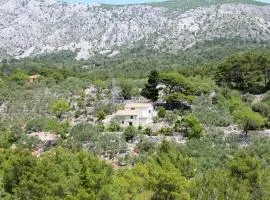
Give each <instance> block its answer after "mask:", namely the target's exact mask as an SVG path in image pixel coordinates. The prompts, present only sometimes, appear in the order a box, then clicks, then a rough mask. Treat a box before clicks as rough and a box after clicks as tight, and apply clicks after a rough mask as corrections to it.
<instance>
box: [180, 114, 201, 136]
mask: <svg viewBox="0 0 270 200" xmlns="http://www.w3.org/2000/svg"><path fill="white" fill-rule="evenodd" d="M182 125H183V127H184V134H185V137H188V138H189V139H190V138H200V137H201V136H202V134H203V127H202V125H201V124H200V122H199V120H198V119H197V117H196V116H195V115H194V114H189V115H188V116H186V117H184V118H183V120H182Z"/></svg>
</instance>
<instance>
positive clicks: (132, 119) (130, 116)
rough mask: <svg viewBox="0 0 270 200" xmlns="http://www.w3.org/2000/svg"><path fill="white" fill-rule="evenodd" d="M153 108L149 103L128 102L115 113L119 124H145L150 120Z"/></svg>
mask: <svg viewBox="0 0 270 200" xmlns="http://www.w3.org/2000/svg"><path fill="white" fill-rule="evenodd" d="M153 114H154V108H153V105H152V104H151V103H128V104H126V105H125V108H124V110H119V111H118V112H117V113H116V114H115V119H116V120H117V121H118V123H119V124H120V125H121V126H124V127H125V126H145V125H147V124H149V123H151V122H152V118H153Z"/></svg>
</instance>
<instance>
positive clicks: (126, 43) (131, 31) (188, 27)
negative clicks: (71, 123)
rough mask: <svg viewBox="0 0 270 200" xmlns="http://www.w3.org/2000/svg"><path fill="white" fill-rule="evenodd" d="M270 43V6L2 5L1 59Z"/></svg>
mask: <svg viewBox="0 0 270 200" xmlns="http://www.w3.org/2000/svg"><path fill="white" fill-rule="evenodd" d="M223 38H224V39H230V38H241V39H245V40H253V41H257V42H260V43H264V42H268V41H270V6H269V5H254V4H248V3H247V4H242V3H229V4H222V5H210V6H203V7H197V8H194V9H189V10H185V11H183V10H181V9H171V8H170V7H165V6H156V5H155V6H152V5H129V6H110V7H105V6H103V5H83V4H67V3H59V2H57V1H56V0H0V57H2V58H3V57H4V56H15V57H17V58H22V57H28V56H31V55H37V54H43V53H51V52H54V51H61V50H71V51H76V52H78V53H77V57H76V58H77V59H87V58H89V57H91V56H93V55H95V54H105V55H108V56H114V55H116V54H118V53H121V51H124V49H127V48H128V49H130V48H132V47H134V46H136V45H137V44H138V43H143V44H144V48H148V49H151V50H153V51H156V52H159V53H160V52H165V51H166V52H168V51H169V52H177V51H178V50H183V49H187V48H189V47H191V46H193V45H194V44H196V42H198V41H204V40H212V39H223Z"/></svg>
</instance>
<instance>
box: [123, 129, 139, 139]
mask: <svg viewBox="0 0 270 200" xmlns="http://www.w3.org/2000/svg"><path fill="white" fill-rule="evenodd" d="M123 134H124V138H125V140H126V141H127V142H128V141H131V140H133V138H134V137H135V136H136V135H137V130H136V128H135V127H134V126H129V127H127V128H126V129H125V131H124V133H123Z"/></svg>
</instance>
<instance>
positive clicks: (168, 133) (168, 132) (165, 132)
mask: <svg viewBox="0 0 270 200" xmlns="http://www.w3.org/2000/svg"><path fill="white" fill-rule="evenodd" d="M158 132H159V134H161V135H165V136H172V135H173V129H172V128H169V127H165V128H161V129H160V130H159V131H158Z"/></svg>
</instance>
